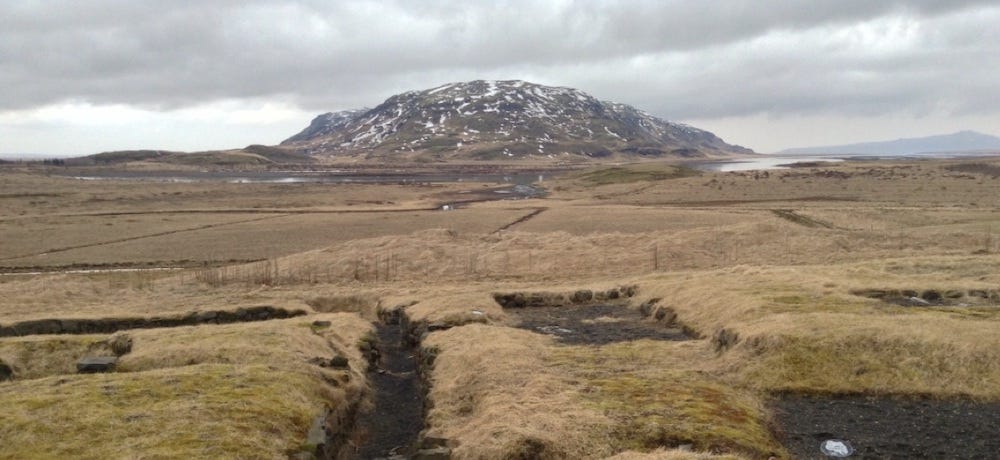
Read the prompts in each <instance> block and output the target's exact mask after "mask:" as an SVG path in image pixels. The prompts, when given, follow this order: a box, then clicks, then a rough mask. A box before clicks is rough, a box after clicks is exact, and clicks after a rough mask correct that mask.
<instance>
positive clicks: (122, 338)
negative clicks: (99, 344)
mask: <svg viewBox="0 0 1000 460" xmlns="http://www.w3.org/2000/svg"><path fill="white" fill-rule="evenodd" d="M107 343H108V348H111V352H112V353H114V354H115V356H124V355H127V354H129V353H131V352H132V336H131V335H129V334H128V333H127V332H116V333H114V334H112V335H111V337H108V341H107Z"/></svg>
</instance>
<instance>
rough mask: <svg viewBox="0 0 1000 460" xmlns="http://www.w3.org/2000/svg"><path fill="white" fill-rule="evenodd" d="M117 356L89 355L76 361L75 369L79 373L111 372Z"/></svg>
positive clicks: (116, 361)
mask: <svg viewBox="0 0 1000 460" xmlns="http://www.w3.org/2000/svg"><path fill="white" fill-rule="evenodd" d="M116 364H118V358H117V357H115V356H89V357H86V358H81V359H80V360H79V361H77V362H76V371H77V372H79V373H81V374H96V373H103V372H112V371H114V370H115V365H116Z"/></svg>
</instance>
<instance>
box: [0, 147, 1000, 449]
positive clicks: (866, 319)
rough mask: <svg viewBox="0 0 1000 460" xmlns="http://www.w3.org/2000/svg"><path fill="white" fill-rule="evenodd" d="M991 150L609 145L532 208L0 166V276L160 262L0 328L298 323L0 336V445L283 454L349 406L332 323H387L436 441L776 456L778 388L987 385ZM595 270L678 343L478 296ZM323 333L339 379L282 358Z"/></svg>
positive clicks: (557, 289)
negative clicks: (783, 165)
mask: <svg viewBox="0 0 1000 460" xmlns="http://www.w3.org/2000/svg"><path fill="white" fill-rule="evenodd" d="M997 167H1000V166H997V162H996V161H995V160H990V159H977V160H975V162H963V161H959V160H948V161H919V162H899V163H881V162H880V163H843V164H825V165H811V166H809V167H803V168H795V169H790V170H773V171H768V172H739V173H701V174H694V173H689V172H686V171H685V170H678V169H677V168H675V167H673V166H669V167H661V166H657V165H655V164H643V165H639V166H633V165H617V166H614V167H611V168H604V169H596V170H590V171H587V172H580V173H574V174H571V175H567V176H566V177H564V178H562V179H555V180H553V179H547V180H546V181H545V182H544V183H543V185H544V186H545V187H547V189H548V191H549V192H550V194H549V195H548V196H547V197H545V198H535V199H531V200H518V201H493V202H482V203H474V204H469V205H468V206H467V207H464V208H460V209H458V210H455V211H449V212H445V211H438V210H433V211H432V210H429V209H430V208H431V207H436V206H437V205H438V204H439V203H440V202H441V200H442V198H443V197H446V198H448V199H449V201H450V202H454V201H455V200H452V198H454V197H459V196H462V195H465V194H468V193H476V192H477V191H478V190H480V189H482V188H484V186H485V185H487V184H473V183H456V184H448V185H433V186H427V185H422V186H416V185H413V186H409V185H353V186H342V185H290V184H286V185H263V184H221V183H196V184H167V183H157V184H154V185H152V186H151V185H150V184H138V183H129V182H117V181H87V182H84V181H74V180H71V179H63V178H53V177H44V176H37V175H28V174H8V175H0V201H3V203H4V204H5V207H4V212H3V214H2V215H0V234H2V238H0V241H2V242H3V243H4V244H3V245H2V246H0V258H2V259H3V260H2V261H0V265H2V266H5V267H8V270H10V269H20V270H24V269H28V268H31V267H46V268H48V269H58V268H59V267H69V266H74V265H77V266H79V265H80V264H93V265H96V266H103V267H112V266H128V267H144V266H148V265H147V264H152V265H154V266H155V265H163V266H173V267H185V268H187V269H185V270H179V271H176V272H139V273H127V272H112V273H86V274H72V273H51V274H43V275H30V276H29V275H16V276H14V275H7V276H0V297H2V298H3V299H4V301H3V302H2V303H0V326H7V325H10V324H12V323H16V322H20V321H29V320H41V319H50V318H63V319H74V318H77V319H94V318H107V317H131V316H140V317H154V316H171V315H180V316H183V315H186V314H189V313H191V312H205V311H216V310H233V309H236V308H241V307H246V306H249V305H272V306H274V307H276V308H284V309H287V310H289V311H291V310H304V311H306V312H308V313H309V316H306V317H304V318H293V319H286V320H280V321H269V322H263V323H247V324H231V325H218V326H216V325H212V326H207V325H206V326H197V327H183V328H173V329H149V330H132V331H129V332H128V335H129V337H130V338H131V340H132V349H131V352H128V353H121V351H124V346H123V345H122V344H121V343H120V341H110V342H109V340H108V339H109V337H108V335H106V334H104V335H95V334H89V335H60V336H31V337H16V338H15V337H12V338H3V339H0V361H2V362H4V363H7V364H8V365H10V366H11V367H12V369H13V371H14V380H13V381H10V382H0V401H2V402H3V405H4V407H7V408H9V410H7V411H6V412H5V413H4V414H0V422H2V423H0V427H4V428H7V427H10V428H7V430H6V431H3V432H0V438H4V439H5V440H7V439H12V440H14V442H15V443H16V444H18V445H25V446H30V445H35V446H39V445H43V446H46V448H45V449H43V450H45V451H46V452H56V453H60V452H70V451H69V450H65V451H61V450H53V449H64V448H65V449H70V448H76V449H81V450H79V451H77V452H75V453H76V454H77V455H82V456H84V457H86V456H90V457H100V456H101V454H102V452H104V451H98V450H95V449H94V447H92V445H101V446H114V448H116V449H121V450H120V451H121V452H124V454H123V455H125V456H129V455H133V456H140V455H151V456H156V455H164V456H172V455H193V456H212V457H216V456H220V455H223V453H228V452H235V453H236V454H233V456H237V457H239V456H245V457H274V456H282V455H288V454H289V453H294V452H297V451H298V450H301V448H302V446H301V443H302V442H303V440H304V439H305V433H306V431H307V430H308V422H309V420H310V418H311V417H315V416H316V415H317V411H318V410H320V409H321V408H322V407H323V405H324V404H330V401H333V402H334V403H336V402H338V401H355V402H358V401H361V400H362V398H361V395H362V394H363V393H364V391H365V383H364V382H365V378H364V372H365V370H366V366H367V365H366V363H365V360H364V357H363V356H362V352H361V351H360V350H359V349H358V342H359V341H360V342H365V341H366V340H369V341H370V336H367V335H366V334H368V332H369V330H370V328H371V322H372V321H376V320H377V319H378V318H380V317H382V318H388V317H390V316H392V315H396V314H398V315H401V316H402V317H403V318H405V320H404V321H405V323H406V324H405V325H406V327H407V328H409V329H408V330H407V332H408V333H409V337H411V338H412V339H417V340H420V339H422V343H421V344H420V347H421V349H422V354H421V357H422V358H423V359H424V361H423V362H424V364H425V367H424V369H423V372H424V378H425V379H426V380H427V381H428V382H429V383H430V387H429V394H428V401H429V407H430V410H429V412H428V414H427V418H426V426H427V433H426V435H427V436H429V437H432V438H444V439H446V440H448V442H449V443H450V444H448V445H449V446H450V447H451V449H452V454H453V455H454V457H455V458H513V457H518V456H520V457H522V458H536V457H541V458H605V457H612V458H616V459H633V458H650V459H702V458H767V457H768V456H771V455H774V456H777V457H785V456H787V455H788V453H787V451H786V450H785V449H784V447H783V446H782V444H781V439H780V436H779V435H778V431H779V430H778V429H777V428H776V427H775V426H774V423H775V422H774V419H773V416H772V414H771V413H770V410H769V409H768V400H769V399H770V398H772V397H775V395H779V394H782V393H783V392H795V393H808V394H818V395H824V394H865V395H889V396H895V397H907V396H914V395H919V396H921V397H929V398H938V399H954V398H972V399H973V400H976V401H1000V364H998V363H1000V355H998V354H997V353H998V352H997V350H1000V341H998V338H997V334H996V328H997V320H998V318H1000V316H998V315H1000V300H998V299H997V298H995V296H994V295H993V293H996V292H997V291H998V289H1000V288H998V285H1000V275H998V273H1000V255H998V254H997V253H998V247H997V238H996V236H995V235H994V234H993V232H994V229H997V228H1000V214H998V213H997V211H996V209H998V208H1000V193H998V192H1000V190H998V187H1000V182H998V181H995V180H993V177H992V175H991V174H990V172H991V171H992V170H993V169H992V168H997ZM25 190H31V193H25ZM442 193H444V194H445V195H442ZM543 208H544V209H545V210H544V212H541V213H537V214H535V215H533V217H531V218H530V219H525V220H519V219H522V218H523V217H524V216H525V215H529V214H530V213H532V212H534V211H535V210H537V209H543ZM359 209H360V210H363V211H364V212H353V211H355V210H359ZM421 209H423V210H421ZM108 224H110V225H108ZM500 228H504V229H503V230H502V231H499V232H497V231H496V230H497V229H500ZM43 254H45V255H43ZM622 286H634V291H635V292H634V294H635V296H634V297H632V298H630V299H628V300H625V298H624V297H622V298H620V299H616V301H617V302H618V303H619V304H620V305H622V307H621V308H634V309H638V310H639V311H641V312H642V313H643V314H644V315H647V316H649V318H648V319H647V321H650V322H654V321H661V322H665V323H670V324H671V325H672V326H675V327H682V328H684V330H686V331H688V332H689V335H690V336H691V337H694V338H695V339H694V340H688V341H680V342H670V341H655V340H640V341H632V342H622V343H611V344H605V345H600V346H582V345H566V344H561V343H558V342H557V341H555V340H553V339H552V338H551V337H549V336H546V335H545V334H542V333H537V332H531V331H526V330H521V329H517V328H515V327H513V326H515V321H514V318H513V316H514V315H512V314H510V313H509V312H508V311H505V310H504V308H502V307H501V305H500V304H498V303H497V298H498V297H497V296H498V295H501V296H502V295H508V294H510V295H512V294H513V293H522V294H524V295H525V296H527V297H526V298H532V297H531V296H537V298H538V299H541V300H540V301H539V302H541V303H546V304H559V303H560V301H557V300H559V299H561V302H562V304H574V300H573V296H574V294H575V293H576V292H582V291H589V292H591V293H601V292H604V293H606V292H608V291H609V290H612V289H617V288H619V287H622ZM880 293H881V294H880ZM910 294H914V295H910ZM911 298H916V299H919V300H911ZM928 299H930V300H928ZM527 303H530V302H527ZM539 308H559V307H539ZM331 312H335V313H331ZM390 312H398V313H390ZM313 320H324V321H332V322H333V326H332V327H329V328H319V329H317V328H316V327H314V326H311V324H312V321H313ZM595 324H601V325H605V326H606V327H614V325H615V324H616V323H615V322H614V321H610V320H605V321H598V320H595ZM365 337H368V338H365ZM363 338H364V339H363ZM116 343H118V344H117V345H116ZM365 343H367V342H365ZM109 347H114V348H116V349H117V350H118V351H117V352H115V351H113V350H112V349H111V348H109ZM95 353H96V354H104V353H107V354H119V355H121V360H120V363H119V372H118V373H114V374H108V375H97V376H83V375H70V374H72V373H73V368H72V366H73V363H74V362H75V360H76V359H78V358H79V357H80V356H83V355H88V354H95ZM333 353H337V354H342V355H343V356H346V357H347V358H349V362H350V366H349V369H348V370H347V371H344V370H336V371H335V370H331V369H327V368H321V367H318V366H315V365H313V364H309V363H308V360H309V359H310V358H313V357H317V356H323V357H329V355H331V354H333ZM345 373H346V374H349V375H350V376H351V377H350V379H349V381H348V382H345V381H343V380H340V379H341V378H342V377H343V375H345ZM332 381H336V382H339V383H338V384H337V385H336V386H335V385H333V384H332V383H331V382H332ZM109 395H110V396H113V397H109ZM185 401H186V402H185ZM57 414H58V416H57ZM67 414H68V415H67ZM37 417H45V418H46V420H48V419H49V418H59V419H60V420H59V422H58V424H57V425H48V424H42V423H40V422H38V419H37ZM195 418H197V419H198V420H199V423H198V424H191V423H187V421H188V420H192V419H195ZM202 419H204V420H205V421H204V423H202V422H201V421H200V420H202ZM99 420H103V421H107V420H111V421H113V422H114V423H110V424H108V423H104V424H101V423H98V422H97V421H99ZM4 428H0V430H3V429H4ZM341 428H343V429H344V430H347V428H344V427H341ZM348 431H349V430H348ZM123 433H127V436H125V435H123ZM83 440H88V443H86V444H85V443H84V441H83ZM94 440H96V442H91V441H94ZM49 445H52V446H54V447H52V449H48V447H47V446H49ZM88 449H90V450H88ZM81 452H82V454H81ZM7 454H8V452H7V451H4V452H2V455H7ZM29 454H30V452H27V453H26V452H25V451H17V452H16V455H14V456H24V455H27V456H29V457H30V456H31V455H29Z"/></svg>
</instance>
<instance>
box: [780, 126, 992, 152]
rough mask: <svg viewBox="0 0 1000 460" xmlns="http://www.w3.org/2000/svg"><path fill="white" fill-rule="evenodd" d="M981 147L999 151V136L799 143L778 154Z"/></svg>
mask: <svg viewBox="0 0 1000 460" xmlns="http://www.w3.org/2000/svg"><path fill="white" fill-rule="evenodd" d="M981 150H998V151H1000V137H996V136H991V135H989V134H983V133H979V132H975V131H959V132H957V133H953V134H943V135H938V136H927V137H914V138H905V139H896V140H892V141H881V142H863V143H858V144H846V145H831V146H825V147H803V148H793V149H786V150H782V151H780V152H778V153H780V154H790V155H804V154H808V155H813V154H824V153H828V154H860V155H912V154H918V153H950V152H970V151H981Z"/></svg>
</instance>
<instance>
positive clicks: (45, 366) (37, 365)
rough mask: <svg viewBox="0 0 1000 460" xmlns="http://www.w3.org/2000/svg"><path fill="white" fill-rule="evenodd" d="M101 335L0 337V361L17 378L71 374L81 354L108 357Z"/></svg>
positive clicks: (104, 341) (109, 353)
mask: <svg viewBox="0 0 1000 460" xmlns="http://www.w3.org/2000/svg"><path fill="white" fill-rule="evenodd" d="M106 338H107V336H103V335H77V336H29V337H11V338H4V339H0V361H2V362H4V363H7V364H8V365H10V366H12V367H13V368H14V372H15V375H16V376H17V378H18V379H36V378H41V377H45V376H49V375H57V374H72V373H75V372H76V362H77V361H78V360H79V359H80V358H82V357H84V356H95V355H100V356H111V350H110V349H109V348H108V345H107V342H106Z"/></svg>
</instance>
